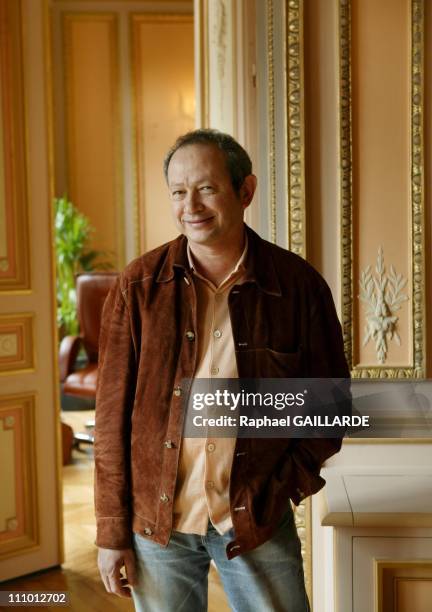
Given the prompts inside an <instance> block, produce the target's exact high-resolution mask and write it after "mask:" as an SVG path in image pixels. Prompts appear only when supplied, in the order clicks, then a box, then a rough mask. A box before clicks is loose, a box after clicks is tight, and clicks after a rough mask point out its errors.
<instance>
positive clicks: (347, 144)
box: [339, 0, 354, 370]
mask: <svg viewBox="0 0 432 612" xmlns="http://www.w3.org/2000/svg"><path fill="white" fill-rule="evenodd" d="M339 87H340V89H339V98H340V108H339V113H340V117H339V122H340V127H339V147H340V156H341V163H340V179H339V180H340V184H339V192H340V206H341V213H340V214H341V228H340V231H341V249H340V250H341V279H342V291H341V300H342V332H343V338H344V345H345V355H346V357H347V360H348V365H349V367H350V370H352V351H353V337H352V334H353V295H354V291H353V244H352V242H353V241H352V132H351V3H350V0H340V2H339Z"/></svg>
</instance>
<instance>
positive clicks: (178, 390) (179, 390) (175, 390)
mask: <svg viewBox="0 0 432 612" xmlns="http://www.w3.org/2000/svg"><path fill="white" fill-rule="evenodd" d="M174 395H176V396H177V397H180V395H181V387H174Z"/></svg>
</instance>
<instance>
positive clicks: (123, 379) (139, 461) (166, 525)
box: [95, 130, 349, 612]
mask: <svg viewBox="0 0 432 612" xmlns="http://www.w3.org/2000/svg"><path fill="white" fill-rule="evenodd" d="M164 169H165V175H166V178H167V183H168V188H169V193H170V199H171V204H172V211H173V215H174V220H175V222H176V225H177V227H178V229H179V231H180V232H181V235H180V236H179V237H178V238H177V239H176V240H173V241H172V242H170V243H168V244H165V245H162V246H161V247H159V248H157V249H155V250H153V251H151V252H149V253H147V254H145V255H143V256H142V257H140V258H138V259H136V260H135V261H133V262H132V263H131V264H130V265H129V266H128V267H127V268H126V270H125V271H124V272H123V274H121V275H120V278H119V281H118V283H117V285H116V286H115V287H114V289H113V290H112V291H111V292H110V294H109V296H108V298H107V301H106V303H105V307H104V314H103V323H102V329H101V337H100V366H99V381H98V395H97V404H96V444H95V462H96V483H95V499H96V517H97V539H96V544H97V545H98V547H99V561H98V562H99V570H100V573H101V576H102V579H103V581H104V584H105V587H106V589H107V590H108V591H109V592H112V593H116V594H117V595H123V596H127V595H129V590H128V587H127V586H126V584H127V583H128V584H129V585H131V586H132V594H133V598H134V603H135V606H136V609H137V610H146V611H147V610H149V611H158V612H161V611H162V612H164V611H167V612H169V611H171V610H184V611H187V612H198V611H204V610H206V609H207V575H208V571H209V564H210V561H211V559H213V560H214V562H215V563H216V566H217V568H218V571H219V574H220V576H221V580H222V583H223V585H224V588H225V591H226V592H227V595H228V598H229V601H230V605H231V607H232V608H233V610H236V611H239V612H246V611H255V610H257V612H258V611H259V612H261V611H264V610H266V611H267V610H268V611H270V610H277V611H286V612H306V611H307V610H308V609H309V605H308V602H307V597H306V593H305V588H304V578H303V569H302V561H301V554H300V545H299V539H298V537H297V533H296V529H295V524H294V521H293V513H292V510H291V504H290V500H292V501H293V502H294V503H295V504H299V503H300V502H301V501H302V499H304V498H305V497H307V496H309V495H312V494H313V493H316V492H317V491H318V490H319V489H320V488H321V487H322V486H323V485H324V484H325V482H324V480H323V479H322V478H321V477H320V476H319V471H320V468H321V465H322V464H323V462H324V461H325V460H326V459H327V458H328V457H329V456H331V455H332V454H334V453H335V452H337V451H338V450H339V448H340V440H338V439H305V440H299V439H297V440H294V439H241V438H238V439H231V440H229V439H219V438H215V439H192V438H184V439H182V426H183V416H184V415H183V410H182V400H183V398H182V386H181V383H182V380H183V379H185V378H193V377H195V378H199V377H202V378H212V377H222V378H236V377H241V378H260V377H263V378H275V377H335V378H346V377H349V371H348V367H347V364H346V361H345V357H344V353H343V343H342V337H341V330H340V325H339V322H338V319H337V315H336V313H335V309H334V305H333V301H332V297H331V293H330V290H329V288H328V286H327V285H326V283H325V281H324V280H323V279H322V278H321V277H320V275H319V274H318V273H317V272H316V271H315V270H314V269H313V268H312V267H311V266H310V265H309V264H307V262H305V261H304V260H303V259H301V258H300V257H298V256H296V255H294V254H292V253H290V252H289V251H286V250H284V249H281V248H279V247H277V246H275V245H272V244H270V243H268V242H266V241H264V240H262V239H261V238H260V237H259V236H258V235H257V234H255V232H253V231H252V230H251V229H250V228H248V227H247V226H246V225H245V224H244V221H243V216H244V211H245V209H246V208H247V207H248V206H249V204H250V203H251V201H252V198H253V195H254V192H255V188H256V177H255V176H254V175H253V174H252V166H251V161H250V158H249V156H248V155H247V153H246V151H244V149H243V148H242V147H241V146H240V145H239V144H238V143H237V142H236V141H235V140H234V139H233V138H232V137H230V136H228V135H226V134H222V133H220V132H217V131H214V130H197V131H195V132H191V133H189V134H186V135H185V136H183V137H180V138H179V139H178V140H177V142H176V143H175V145H174V147H173V148H172V149H171V150H170V151H169V153H168V155H167V157H166V159H165V166H164ZM123 566H124V567H125V569H126V574H127V578H122V577H121V574H120V570H121V568H122V567H123Z"/></svg>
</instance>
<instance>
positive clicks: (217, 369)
mask: <svg viewBox="0 0 432 612" xmlns="http://www.w3.org/2000/svg"><path fill="white" fill-rule="evenodd" d="M210 372H211V373H212V374H214V375H215V374H218V373H219V368H218V367H217V366H212V367H211V370H210Z"/></svg>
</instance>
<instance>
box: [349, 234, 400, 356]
mask: <svg viewBox="0 0 432 612" xmlns="http://www.w3.org/2000/svg"><path fill="white" fill-rule="evenodd" d="M375 272H376V275H375V276H373V275H372V273H371V266H367V267H366V268H365V270H364V271H363V272H362V273H361V276H360V295H359V296H358V297H359V298H360V300H361V301H362V302H363V303H364V304H365V309H366V319H367V324H366V326H365V335H364V338H363V346H365V345H366V344H367V343H368V342H369V340H374V341H375V350H376V353H377V358H378V361H379V363H381V364H383V363H385V361H386V357H387V351H388V341H390V340H393V339H394V340H395V342H396V343H397V344H398V345H399V346H400V344H401V339H400V336H399V334H398V332H397V322H398V319H399V317H398V316H397V315H395V312H396V311H397V310H400V308H401V306H402V302H404V301H406V300H408V296H407V295H406V294H404V293H403V292H402V289H403V288H404V287H405V285H406V284H407V279H406V278H403V276H402V274H397V273H396V270H395V269H394V267H393V265H391V266H390V271H389V273H388V274H387V273H386V269H385V266H384V252H383V248H382V246H380V247H379V248H378V258H377V263H376V266H375Z"/></svg>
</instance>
